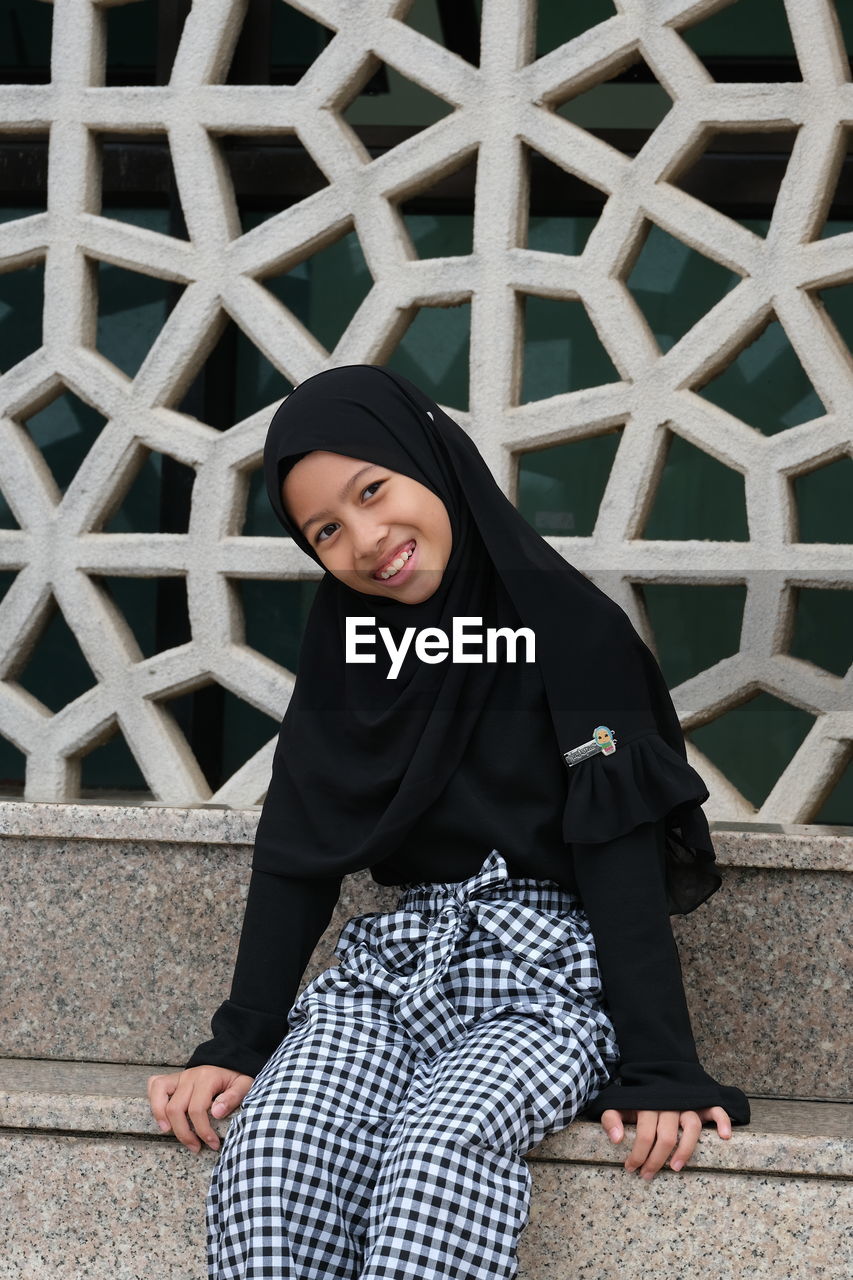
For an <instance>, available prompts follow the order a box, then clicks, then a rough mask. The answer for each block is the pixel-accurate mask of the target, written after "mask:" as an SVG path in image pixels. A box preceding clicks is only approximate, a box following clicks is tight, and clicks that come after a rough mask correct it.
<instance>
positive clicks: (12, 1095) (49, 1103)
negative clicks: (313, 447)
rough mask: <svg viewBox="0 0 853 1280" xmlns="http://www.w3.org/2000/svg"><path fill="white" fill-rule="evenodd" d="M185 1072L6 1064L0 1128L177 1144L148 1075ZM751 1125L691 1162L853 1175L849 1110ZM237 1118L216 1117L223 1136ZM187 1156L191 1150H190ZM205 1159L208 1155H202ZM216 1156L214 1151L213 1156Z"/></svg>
mask: <svg viewBox="0 0 853 1280" xmlns="http://www.w3.org/2000/svg"><path fill="white" fill-rule="evenodd" d="M177 1069H179V1068H178V1067H175V1066H174V1065H164V1066H160V1067H148V1066H123V1065H121V1064H118V1063H108V1062H91V1063H90V1062H57V1061H51V1060H49V1059H43V1058H41V1059H40V1058H4V1059H0V1126H2V1127H4V1128H7V1129H26V1130H38V1131H40V1132H45V1131H53V1132H56V1131H60V1132H63V1133H78V1134H87V1135H90V1136H91V1135H94V1134H98V1133H102V1134H105V1135H107V1134H108V1135H117V1134H124V1135H128V1136H129V1135H133V1136H136V1137H139V1136H147V1137H150V1138H151V1139H152V1140H153V1141H155V1142H160V1143H167V1144H169V1145H175V1143H176V1139H175V1138H174V1136H173V1135H172V1134H166V1135H163V1134H161V1133H160V1131H159V1129H158V1128H157V1126H156V1124H155V1123H154V1118H153V1116H152V1115H151V1110H150V1107H149V1105H148V1097H147V1084H148V1077H149V1076H150V1075H153V1074H159V1073H161V1072H162V1073H167V1072H171V1071H174V1070H177ZM750 1105H751V1107H752V1117H753V1118H752V1123H751V1124H750V1125H747V1126H745V1127H736V1128H735V1129H734V1130H733V1132H732V1137H731V1138H730V1139H728V1140H723V1139H721V1138H720V1137H719V1135H718V1134H717V1132H716V1130H715V1129H710V1128H708V1129H703V1131H702V1133H701V1135H700V1137H699V1141H698V1143H697V1144H696V1148H695V1150H694V1153H693V1156H692V1158H691V1161H690V1164H691V1166H692V1167H694V1168H696V1169H709V1170H710V1169H718V1170H728V1171H730V1172H734V1171H736V1172H739V1173H759V1172H760V1173H777V1174H789V1175H790V1174H796V1175H798V1176H801V1177H832V1178H851V1179H853V1104H845V1103H831V1102H800V1101H785V1100H782V1099H775V1098H774V1099H765V1098H751V1099H750ZM230 1120H231V1117H230V1116H225V1117H224V1118H223V1119H222V1120H214V1121H213V1127H214V1129H215V1130H216V1132H217V1133H219V1135H220V1137H221V1136H223V1135H224V1134H225V1132H226V1131H227V1129H228V1126H229V1124H230ZM626 1131H627V1133H626V1137H625V1138H623V1140H622V1142H621V1143H620V1145H619V1146H618V1147H616V1146H614V1145H613V1144H612V1143H611V1142H610V1141H609V1140H608V1139H607V1137H606V1136H605V1134H604V1131H603V1130H602V1128H601V1125H600V1124H598V1123H592V1122H591V1121H589V1120H577V1121H576V1122H575V1123H574V1124H571V1125H569V1126H568V1127H567V1128H565V1129H563V1130H561V1131H560V1132H559V1133H555V1134H551V1135H550V1136H549V1137H548V1138H546V1139H545V1141H544V1142H542V1143H540V1144H539V1146H538V1147H534V1148H533V1149H532V1150H531V1151H529V1152H528V1153H527V1156H528V1158H530V1159H532V1160H549V1161H568V1162H570V1163H584V1164H612V1165H621V1164H623V1163H624V1160H625V1158H626V1156H627V1154H628V1151H629V1150H630V1148H631V1140H632V1138H633V1134H634V1132H635V1126H633V1125H627V1126H626ZM188 1154H190V1155H191V1154H192V1153H191V1152H188ZM199 1154H200V1155H201V1154H202V1153H199ZM210 1154H213V1153H210Z"/></svg>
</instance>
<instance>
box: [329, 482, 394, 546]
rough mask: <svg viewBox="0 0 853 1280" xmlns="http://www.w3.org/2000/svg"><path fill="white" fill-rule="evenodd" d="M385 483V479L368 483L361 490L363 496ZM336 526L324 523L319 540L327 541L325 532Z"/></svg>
mask: <svg viewBox="0 0 853 1280" xmlns="http://www.w3.org/2000/svg"><path fill="white" fill-rule="evenodd" d="M384 483H385V481H384V480H374V481H373V482H372V483H371V484H369V485H367V487H366V488H365V489H362V491H361V495H362V497H364V495H365V494H366V493H368V492H369V490H371V489H378V488H379V486H380V485H381V484H384ZM334 527H335V526H334V524H324V525H323V528H322V529H320V531H319V532H318V534H317V542H327V541H328V539H327V538H324V537H323V534H324V533H325V532H326V530H327V529H334ZM329 537H331V534H330V535H329Z"/></svg>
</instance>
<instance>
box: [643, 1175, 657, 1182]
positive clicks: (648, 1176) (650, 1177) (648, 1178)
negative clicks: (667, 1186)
mask: <svg viewBox="0 0 853 1280" xmlns="http://www.w3.org/2000/svg"><path fill="white" fill-rule="evenodd" d="M654 1176H655V1175H654V1174H653V1173H644V1174H643V1178H644V1179H645V1181H646V1182H651V1180H652V1178H653V1177H654Z"/></svg>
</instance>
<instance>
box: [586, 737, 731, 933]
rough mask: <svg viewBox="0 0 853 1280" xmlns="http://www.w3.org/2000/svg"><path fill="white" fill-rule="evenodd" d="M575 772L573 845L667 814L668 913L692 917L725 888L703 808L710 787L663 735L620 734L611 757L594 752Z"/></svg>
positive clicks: (613, 835) (600, 839) (607, 837)
mask: <svg viewBox="0 0 853 1280" xmlns="http://www.w3.org/2000/svg"><path fill="white" fill-rule="evenodd" d="M568 772H569V787H568V794H567V798H566V805H565V809H564V812H563V839H564V840H565V841H566V843H567V844H595V845H598V844H605V843H607V842H608V841H610V840H614V839H616V838H617V837H619V836H622V835H625V834H627V833H628V832H630V831H633V830H634V829H635V828H636V827H638V826H639V825H640V824H641V823H644V822H656V821H657V820H658V819H665V872H666V881H665V888H666V900H667V911H668V913H669V914H670V915H673V914H679V915H686V914H687V912H689V911H693V910H694V909H695V908H696V907H698V906H699V905H700V904H701V903H703V902H705V901H706V900H707V899H708V898H710V896H711V894H713V893H715V892H716V891H717V889H719V887H720V885H721V884H722V877H721V875H720V873H719V871H718V870H717V868H716V866H715V862H716V855H715V853H714V846H713V843H712V841H711V834H710V831H709V828H708V822H707V819H706V818H705V815H704V813H703V812H702V809H701V807H700V806H701V805H702V804H703V803H704V801H706V800H707V799H708V795H709V792H708V788H707V787H706V786H705V783H704V782H703V781H702V778H701V777H700V776H699V774H698V773H697V772H696V770H695V769H694V768H693V766H692V765H690V764H689V763H688V761H687V759H686V756H684V755H681V754H679V752H677V751H675V750H673V748H672V747H671V746H670V745H669V744H668V743H667V742H665V741H664V739H663V738H662V737H661V735H660V734H659V733H655V732H654V731H640V732H637V733H635V734H630V735H628V737H627V738H626V739H624V740H619V739H618V738H617V744H616V750H615V751H614V753H613V754H612V755H610V756H606V755H603V754H602V753H599V754H597V755H595V756H591V757H589V758H588V759H586V760H582V761H581V762H580V763H579V764H576V765H573V766H572V767H571V768H570V769H569V771H568Z"/></svg>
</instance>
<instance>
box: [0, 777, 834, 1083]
mask: <svg viewBox="0 0 853 1280" xmlns="http://www.w3.org/2000/svg"><path fill="white" fill-rule="evenodd" d="M257 816H258V811H257V810H228V809H212V808H211V809H208V808H199V809H170V808H166V807H163V806H154V805H152V806H147V807H134V808H124V807H121V806H113V807H109V806H102V805H101V806H89V805H85V804H81V805H49V804H24V803H21V802H19V803H17V804H8V803H5V804H0V832H5V835H0V853H2V856H3V859H4V882H5V883H4V895H3V905H2V908H0V913H2V914H0V926H2V927H3V930H4V943H5V945H4V962H5V977H6V982H7V991H6V994H5V995H4V999H3V1001H2V1002H0V1054H4V1055H8V1056H26V1057H57V1058H68V1059H88V1060H100V1061H104V1062H137V1063H142V1064H145V1063H152V1064H158V1065H159V1064H162V1063H171V1064H173V1065H175V1066H180V1065H182V1063H183V1062H185V1061H186V1059H187V1058H188V1057H189V1055H190V1053H191V1052H192V1051H193V1049H194V1048H195V1046H196V1045H197V1044H198V1043H200V1042H201V1041H203V1040H206V1039H207V1038H208V1037H209V1035H210V1029H209V1023H210V1017H211V1015H212V1013H213V1011H214V1010H215V1009H216V1007H217V1006H218V1005H219V1004H220V1003H221V1001H222V1000H223V999H224V998H225V997H226V995H227V993H228V990H229V989H230V983H231V975H232V972H233V965H234V959H235V956H236V951H237V942H238V938H239V931H240V926H241V923H242V915H243V904H244V900H245V894H246V890H247V887H248V882H249V877H250V862H251V845H250V843H248V842H249V841H250V840H251V835H252V832H253V830H254V824H255V823H256V822H257ZM60 831H64V834H63V835H62V836H61V837H60V835H59V832H60ZM36 833H38V834H36ZM823 833H826V834H823ZM202 837H207V839H206V840H205V839H203V838H202ZM715 843H716V845H717V849H718V854H719V857H720V861H721V863H722V864H724V865H725V871H724V884H723V887H722V889H721V890H720V891H719V892H718V893H717V894H715V895H714V896H713V898H712V899H711V900H710V901H709V902H708V903H706V904H704V905H703V906H702V907H700V908H698V909H697V910H696V911H695V912H692V913H691V914H690V915H688V916H685V917H674V918H673V927H674V930H675V935H676V938H677V940H678V943H679V949H680V953H681V957H682V964H683V968H684V978H685V989H686V991H687V996H688V1001H689V1004H690V1009H691V1016H692V1019H693V1025H694V1029H695V1032H696V1039H697V1045H698V1048H699V1054H700V1059H701V1060H702V1062H703V1064H704V1065H705V1066H706V1068H707V1069H708V1070H709V1071H710V1072H711V1074H712V1075H714V1076H716V1077H717V1078H718V1079H720V1080H721V1081H722V1082H723V1083H726V1084H736V1085H738V1086H739V1087H740V1088H742V1089H744V1090H745V1091H746V1092H747V1093H757V1094H771V1095H772V1094H778V1095H782V1096H794V1097H806V1098H809V1097H811V1098H817V1099H849V1098H851V1097H853V1085H851V1080H850V1066H849V1063H850V1055H849V1054H847V1053H845V1052H843V1051H842V1049H841V1041H842V1038H843V1037H844V1036H845V1028H844V1027H843V1026H839V1021H838V1019H839V1011H841V1010H842V1009H845V1008H847V1007H849V979H848V977H847V974H849V972H850V964H849V941H848V939H849V929H847V928H846V927H845V924H846V921H847V920H849V915H850V911H849V886H850V877H849V875H846V874H845V873H844V871H843V869H842V868H843V867H844V866H846V865H848V860H849V858H850V854H851V851H853V833H851V832H850V829H849V828H823V827H799V828H791V827H788V828H782V827H779V828H774V827H769V828H760V829H744V828H727V829H721V830H720V831H719V832H716V831H715ZM726 864H727V865H726ZM398 896H399V890H398V889H397V888H396V887H380V886H378V885H376V884H375V883H374V881H373V880H372V878H371V876H370V873H369V871H363V872H359V873H358V874H357V875H355V876H350V877H347V879H346V880H345V881H344V888H343V893H342V896H341V901H340V902H339V904H338V907H337V909H336V912H335V915H334V917H333V919H332V921H331V923H330V925H329V928H328V929H327V931H326V933H325V935H324V937H323V938H322V939H321V941H320V943H319V945H318V947H317V949H316V951H315V953H314V956H313V957H312V959H311V961H310V963H309V966H308V968H307V970H306V973H305V975H304V978H303V983H302V985H305V984H306V983H307V982H309V981H310V980H311V979H312V978H313V977H314V976H315V975H316V974H317V973H318V972H320V970H321V969H322V968H324V967H325V966H326V965H328V964H330V963H334V956H333V950H334V946H335V943H336V941H337V937H338V934H339V932H340V930H341V928H342V927H343V924H344V923H345V922H346V920H347V919H348V918H349V917H350V916H352V915H355V914H359V913H361V912H366V911H390V910H393V909H394V906H395V905H396V901H397V898H398Z"/></svg>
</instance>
